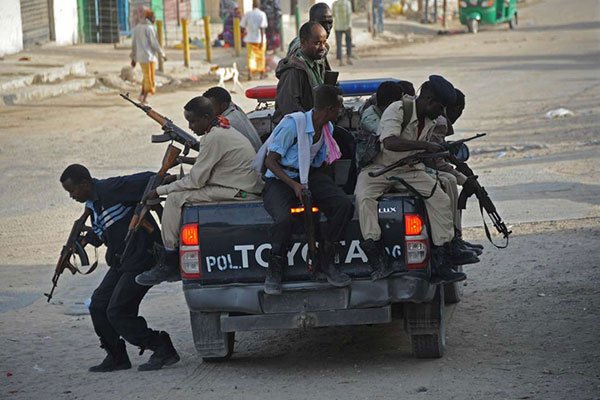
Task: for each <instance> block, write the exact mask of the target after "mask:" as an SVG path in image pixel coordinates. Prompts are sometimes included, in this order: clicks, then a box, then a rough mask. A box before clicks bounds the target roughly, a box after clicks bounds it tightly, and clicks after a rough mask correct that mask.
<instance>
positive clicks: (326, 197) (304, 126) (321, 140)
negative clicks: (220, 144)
mask: <svg viewBox="0 0 600 400" xmlns="http://www.w3.org/2000/svg"><path fill="white" fill-rule="evenodd" d="M321 29H322V28H321ZM342 101H343V100H342V92H341V90H340V89H339V88H337V87H335V86H331V85H322V86H320V87H318V88H317V89H316V90H315V99H314V104H315V107H314V109H312V110H310V111H308V112H296V113H293V114H291V115H287V116H286V117H285V118H284V119H283V120H282V121H281V122H280V123H279V124H278V125H277V126H276V127H275V129H274V130H273V133H272V134H271V136H270V138H269V140H268V141H267V142H266V143H265V147H266V149H267V150H268V154H267V156H266V159H265V162H264V164H265V166H266V167H267V169H268V170H267V172H266V174H265V175H266V178H267V179H266V183H265V190H264V192H263V202H264V206H265V209H266V210H267V212H268V213H269V215H271V217H272V218H273V226H272V227H271V254H270V256H269V266H268V269H267V278H266V280H265V292H266V293H267V294H271V295H278V294H281V290H282V286H281V280H282V275H283V272H284V268H285V267H286V266H287V256H286V255H287V251H288V248H289V245H290V240H291V235H292V226H293V222H294V221H293V218H292V215H291V214H290V209H291V208H292V207H295V206H296V205H297V204H298V202H299V201H300V200H301V197H302V191H303V190H305V189H308V190H310V193H311V196H312V198H313V200H314V204H315V205H316V206H317V207H318V208H319V209H320V210H322V211H323V213H324V214H325V216H326V217H327V227H326V229H324V232H323V235H322V236H323V237H322V241H321V243H320V246H319V253H320V254H319V262H318V263H317V270H318V272H320V273H322V274H324V275H325V277H326V278H327V281H328V282H329V283H330V284H332V285H334V286H337V287H342V286H347V285H349V284H350V278H349V277H348V275H346V274H344V273H342V272H340V271H339V270H338V267H337V266H336V265H335V264H334V257H335V248H336V245H337V244H338V242H339V241H340V240H341V238H342V237H343V235H344V231H345V229H346V226H347V225H348V222H350V220H351V219H352V215H353V214H354V207H353V205H352V202H351V201H350V200H349V199H348V197H347V196H346V194H345V193H344V192H343V191H342V189H340V188H339V187H338V186H336V184H335V182H334V181H333V179H332V178H331V176H329V175H328V174H326V173H324V172H323V171H321V170H320V169H319V167H321V165H322V164H323V163H324V162H327V163H328V164H331V163H332V162H333V161H335V160H336V159H337V158H339V156H340V153H339V149H338V147H337V144H336V143H335V141H334V140H333V137H332V135H331V133H332V131H333V124H332V123H331V121H334V120H335V119H336V118H337V117H338V115H339V112H340V109H341V107H342ZM262 156H263V155H262V154H260V153H259V155H258V156H257V157H258V159H260V158H261V157H262ZM259 164H261V163H260V162H259Z"/></svg>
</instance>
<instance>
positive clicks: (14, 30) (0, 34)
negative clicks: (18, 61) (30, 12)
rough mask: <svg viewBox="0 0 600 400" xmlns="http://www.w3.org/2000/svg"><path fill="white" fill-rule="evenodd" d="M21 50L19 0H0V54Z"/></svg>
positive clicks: (21, 33)
mask: <svg viewBox="0 0 600 400" xmlns="http://www.w3.org/2000/svg"><path fill="white" fill-rule="evenodd" d="M21 50H23V27H22V24H21V4H20V1H19V0H0V56H2V55H4V54H12V53H18V52H19V51H21Z"/></svg>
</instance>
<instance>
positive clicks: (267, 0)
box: [260, 0, 281, 51]
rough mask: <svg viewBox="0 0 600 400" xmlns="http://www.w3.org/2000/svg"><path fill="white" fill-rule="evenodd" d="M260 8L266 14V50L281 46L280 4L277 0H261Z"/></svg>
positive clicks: (273, 49)
mask: <svg viewBox="0 0 600 400" xmlns="http://www.w3.org/2000/svg"><path fill="white" fill-rule="evenodd" d="M260 9H261V10H263V11H264V12H265V14H267V24H268V25H267V30H266V35H267V51H276V50H277V49H278V48H279V46H281V31H280V30H281V6H280V4H279V0H263V1H262V3H261V5H260Z"/></svg>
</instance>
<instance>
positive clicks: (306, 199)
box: [302, 188, 317, 272]
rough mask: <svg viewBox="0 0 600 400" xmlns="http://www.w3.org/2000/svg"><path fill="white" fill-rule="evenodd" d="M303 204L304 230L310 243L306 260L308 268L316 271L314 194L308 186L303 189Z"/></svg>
mask: <svg viewBox="0 0 600 400" xmlns="http://www.w3.org/2000/svg"><path fill="white" fill-rule="evenodd" d="M302 206H303V207H304V212H303V213H302V217H303V220H304V230H305V231H306V242H307V244H308V257H307V260H306V261H307V264H308V270H309V271H310V272H314V271H315V263H316V262H317V239H316V237H315V221H314V219H313V218H314V216H313V202H312V195H311V194H310V190H308V188H306V189H302Z"/></svg>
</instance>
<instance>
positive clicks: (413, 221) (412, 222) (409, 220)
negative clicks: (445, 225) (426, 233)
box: [404, 214, 423, 236]
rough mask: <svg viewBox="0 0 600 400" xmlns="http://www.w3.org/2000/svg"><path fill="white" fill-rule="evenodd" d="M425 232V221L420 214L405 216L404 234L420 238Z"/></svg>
mask: <svg viewBox="0 0 600 400" xmlns="http://www.w3.org/2000/svg"><path fill="white" fill-rule="evenodd" d="M422 231H423V220H422V219H421V216H420V215H418V214H404V234H405V235H406V236H418V235H420V234H421V232H422Z"/></svg>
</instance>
